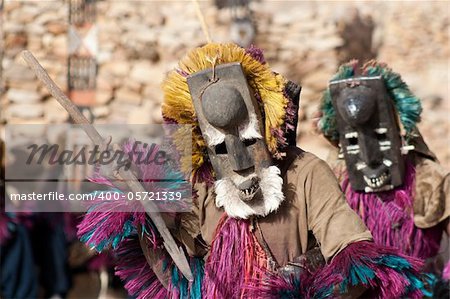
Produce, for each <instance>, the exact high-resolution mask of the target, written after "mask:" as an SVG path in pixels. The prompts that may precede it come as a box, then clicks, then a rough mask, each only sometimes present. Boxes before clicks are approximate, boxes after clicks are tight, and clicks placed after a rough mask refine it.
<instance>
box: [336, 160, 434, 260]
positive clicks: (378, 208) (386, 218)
mask: <svg viewBox="0 0 450 299" xmlns="http://www.w3.org/2000/svg"><path fill="white" fill-rule="evenodd" d="M405 173H406V174H405V181H404V183H403V185H402V186H400V187H398V188H396V189H394V190H391V191H386V192H377V193H364V192H357V191H354V190H353V189H352V188H351V185H350V181H349V179H348V177H347V175H346V177H345V179H344V180H343V182H342V184H341V187H342V190H344V192H345V194H346V197H347V201H348V203H349V205H350V207H351V208H352V209H353V210H354V211H355V212H356V213H358V215H359V216H360V217H361V219H362V220H363V221H364V223H365V224H366V226H367V228H368V229H369V230H370V232H371V233H372V235H373V238H374V240H375V242H376V243H377V244H382V245H385V246H390V247H395V248H398V249H399V250H400V252H402V253H404V254H407V255H410V256H414V257H419V258H422V259H426V258H429V257H433V256H435V255H436V254H437V253H438V251H439V246H440V239H441V236H442V228H441V227H439V226H437V227H433V228H429V229H420V228H418V227H416V226H415V224H414V215H413V213H414V208H413V204H414V192H413V190H414V180H415V169H414V166H413V165H412V163H411V162H409V161H407V163H406V171H405Z"/></svg>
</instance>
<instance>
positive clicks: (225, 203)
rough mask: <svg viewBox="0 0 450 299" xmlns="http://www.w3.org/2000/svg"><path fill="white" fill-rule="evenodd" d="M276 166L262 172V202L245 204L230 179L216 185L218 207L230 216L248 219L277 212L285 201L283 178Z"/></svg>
mask: <svg viewBox="0 0 450 299" xmlns="http://www.w3.org/2000/svg"><path fill="white" fill-rule="evenodd" d="M280 174H281V171H280V169H279V168H278V167H276V166H270V167H268V168H265V169H263V170H262V171H261V175H260V179H261V180H260V182H259V186H260V188H261V193H262V200H256V201H253V200H250V201H249V202H244V201H242V200H241V199H240V197H239V190H238V188H236V186H235V185H234V184H233V182H232V181H231V180H230V179H222V180H218V181H216V183H215V191H216V206H217V207H219V208H221V207H223V208H224V209H225V212H226V213H227V214H228V216H230V217H233V218H240V219H247V218H249V217H251V216H262V217H264V216H267V215H268V214H270V213H271V212H273V211H276V210H277V209H278V207H279V206H280V204H281V203H282V202H283V200H284V194H283V178H282V177H281V176H280Z"/></svg>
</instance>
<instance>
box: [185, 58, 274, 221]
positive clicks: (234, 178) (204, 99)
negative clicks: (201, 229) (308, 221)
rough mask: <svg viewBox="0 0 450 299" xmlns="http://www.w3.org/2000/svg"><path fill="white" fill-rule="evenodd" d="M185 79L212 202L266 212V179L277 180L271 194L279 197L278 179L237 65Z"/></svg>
mask: <svg viewBox="0 0 450 299" xmlns="http://www.w3.org/2000/svg"><path fill="white" fill-rule="evenodd" d="M187 82H188V86H189V90H190V93H191V96H192V100H193V103H194V108H195V111H196V114H197V118H198V122H199V126H200V129H201V131H202V135H203V137H204V139H205V141H206V143H207V147H208V156H209V158H210V160H211V164H212V167H213V169H214V172H215V176H216V180H217V181H216V194H217V198H216V204H217V205H218V206H221V205H222V206H224V207H225V210H226V211H227V213H228V214H229V215H230V216H236V217H239V218H247V217H248V216H249V215H250V214H253V215H266V214H267V213H268V212H270V211H272V210H273V209H272V207H267V205H266V203H265V202H264V200H263V198H266V194H265V193H270V192H272V191H274V190H272V191H270V190H269V189H268V186H267V182H265V180H273V179H274V177H276V178H275V180H276V181H280V180H281V183H279V184H277V186H276V189H279V190H276V191H274V192H272V193H274V194H275V195H274V196H275V197H277V196H281V197H282V192H281V185H282V179H281V177H280V176H279V169H278V168H277V167H275V166H272V159H271V156H270V153H269V151H268V148H267V146H266V143H265V141H264V139H263V137H262V136H263V135H264V134H263V126H262V121H261V120H262V118H261V114H260V111H259V106H258V104H257V102H256V100H255V98H254V97H253V94H252V91H251V89H250V88H249V86H248V85H247V80H246V78H245V75H244V73H243V71H242V67H241V65H240V64H239V63H229V64H223V65H219V66H216V67H215V68H214V70H213V69H207V70H204V71H201V72H198V73H195V74H193V75H191V76H189V77H188V78H187ZM272 185H273V184H272ZM278 185H279V186H278ZM277 194H281V195H277ZM270 197H273V196H270ZM281 200H282V199H281ZM281 200H278V201H279V202H281ZM277 207H278V205H277ZM227 208H228V210H227Z"/></svg>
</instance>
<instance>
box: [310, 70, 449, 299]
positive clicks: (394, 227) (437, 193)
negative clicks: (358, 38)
mask: <svg viewBox="0 0 450 299" xmlns="http://www.w3.org/2000/svg"><path fill="white" fill-rule="evenodd" d="M379 76H380V77H381V78H382V80H383V82H384V85H385V88H386V90H387V93H388V95H389V96H388V99H389V101H391V104H392V105H393V107H394V109H395V114H396V115H397V120H398V123H399V127H400V130H399V132H398V133H397V134H399V135H400V134H401V139H402V143H403V144H402V145H403V146H405V145H406V146H410V148H413V149H412V150H410V151H409V152H408V153H407V154H406V153H404V154H403V155H402V159H404V163H405V170H404V177H403V183H402V184H401V185H400V186H397V187H395V188H393V189H391V190H386V191H381V192H364V191H356V190H355V188H353V187H352V184H351V180H350V179H349V175H348V167H347V166H346V163H345V161H344V159H343V155H342V154H341V155H340V157H338V153H337V150H336V152H333V153H332V154H331V155H330V157H329V159H328V160H329V161H328V162H329V164H330V165H331V167H332V168H333V170H334V172H335V174H336V176H337V177H338V180H339V181H340V184H341V187H342V190H343V191H344V192H345V194H346V198H347V202H348V203H349V205H350V206H351V208H352V209H353V210H354V211H355V212H356V213H357V214H358V215H359V216H360V217H361V219H362V220H363V221H364V223H365V224H366V226H367V227H368V228H369V230H370V231H371V233H372V235H373V238H374V241H375V242H376V243H377V244H381V245H386V246H391V247H395V248H397V249H398V250H399V251H400V252H401V253H403V254H406V255H409V256H413V257H417V258H420V259H423V260H426V261H427V264H428V265H429V266H428V269H427V270H429V271H431V272H437V273H439V272H441V271H442V269H438V268H439V266H437V265H436V262H434V261H432V260H433V259H434V258H435V257H436V256H437V255H438V253H439V248H440V243H441V238H442V234H443V232H444V231H445V230H446V226H447V225H448V219H449V216H450V196H449V195H450V176H449V172H448V171H446V170H445V169H443V168H442V167H441V166H440V165H439V164H438V161H437V158H436V156H435V155H434V154H433V153H432V152H431V151H430V150H429V148H428V147H427V145H426V144H425V142H424V140H423V138H422V136H421V135H420V133H419V131H418V128H417V126H416V125H417V123H418V122H419V121H420V114H421V112H422V107H421V102H420V100H419V99H418V98H417V97H416V96H414V94H413V93H412V92H411V91H410V89H409V88H408V86H407V85H406V83H405V82H404V81H403V80H402V78H401V77H400V75H399V74H397V73H394V72H393V71H392V70H391V69H390V68H388V67H387V66H386V65H385V64H380V63H377V62H374V61H370V62H368V63H367V64H366V65H364V66H362V67H361V68H360V66H359V64H358V61H351V62H349V63H348V64H344V65H342V66H341V67H340V68H339V71H338V73H337V74H336V75H335V76H334V77H333V79H332V80H331V81H330V82H337V81H343V80H352V79H357V78H362V77H365V78H375V77H379ZM330 84H331V83H330ZM330 86H331V85H330ZM321 112H322V117H321V120H320V121H319V124H318V127H319V130H320V131H321V132H322V134H323V135H324V136H325V137H326V138H327V139H328V140H329V141H331V143H333V144H335V145H336V147H337V144H338V143H340V142H341V140H342V139H340V137H342V134H343V133H342V132H341V133H340V131H339V128H338V122H337V111H336V109H335V106H334V105H333V101H332V96H331V92H330V89H327V90H326V91H325V92H324V96H323V98H322V103H321ZM340 134H341V136H340ZM350 135H351V134H350ZM411 146H413V147H411ZM340 147H341V149H340V151H341V153H342V152H343V151H345V150H346V147H345V145H342V144H340ZM360 175H362V174H360ZM447 263H448V262H447ZM438 264H439V263H438ZM449 267H450V264H447V269H448V268H449ZM444 272H445V271H444ZM443 274H444V278H445V273H443ZM446 279H447V280H448V278H446ZM447 295H448V294H447Z"/></svg>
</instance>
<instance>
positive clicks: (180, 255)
mask: <svg viewBox="0 0 450 299" xmlns="http://www.w3.org/2000/svg"><path fill="white" fill-rule="evenodd" d="M22 57H23V59H24V60H25V61H26V62H27V64H28V66H29V67H30V68H31V69H32V70H33V72H34V74H35V75H36V76H37V77H38V79H39V80H41V82H42V83H44V85H45V86H46V87H47V89H48V91H49V92H50V94H51V95H52V96H53V97H54V98H55V99H56V100H57V101H58V102H59V103H60V104H61V106H63V107H64V109H66V110H67V112H68V113H69V115H70V116H71V117H72V119H73V120H74V122H75V123H76V124H79V125H82V128H83V130H84V131H85V132H86V134H87V135H88V136H89V138H90V139H91V140H92V142H93V143H94V144H95V145H98V146H99V147H101V146H102V145H103V144H104V142H105V140H104V139H103V137H102V136H101V135H100V134H99V133H98V131H97V130H96V129H95V128H94V126H93V125H92V124H91V123H89V121H88V120H87V119H86V117H84V115H83V114H82V113H81V112H80V110H79V109H78V108H77V106H75V104H74V103H73V102H72V101H71V100H70V99H69V98H68V97H67V96H66V95H65V94H64V92H63V91H62V90H61V89H60V88H59V87H58V86H57V85H56V83H55V82H54V81H53V80H52V79H51V78H50V76H49V75H48V73H47V71H46V70H45V69H44V68H43V67H42V66H41V64H40V63H39V62H38V61H37V59H36V58H35V57H34V56H33V54H32V53H31V52H30V51H27V50H25V51H23V52H22ZM117 149H118V146H117V145H116V147H115V150H117ZM119 150H120V149H119ZM118 172H119V176H120V178H121V179H123V180H125V182H126V184H127V185H128V187H129V188H130V190H131V191H132V192H135V193H138V192H146V191H145V189H144V187H143V186H142V185H141V184H140V183H139V181H138V180H137V178H136V177H135V176H134V174H133V173H132V172H131V171H129V170H125V169H124V168H123V167H120V168H119V170H118ZM145 205H146V208H147V211H157V207H156V205H155V204H154V203H153V202H151V201H145ZM147 214H148V215H149V217H150V219H151V220H152V221H153V224H154V225H155V227H156V229H157V230H158V232H159V234H160V235H161V237H162V238H163V240H164V247H165V248H166V250H167V252H168V253H169V255H170V256H171V257H172V259H173V261H174V263H175V265H176V266H177V267H178V269H179V270H180V271H181V273H183V275H184V277H186V279H188V280H189V281H193V280H194V276H193V275H192V271H191V268H190V267H189V263H188V261H187V259H186V256H185V255H184V252H183V249H182V248H181V247H180V248H178V246H177V244H176V242H175V240H174V238H173V236H172V234H171V233H170V231H169V229H168V228H167V225H166V223H165V222H164V220H163V218H162V217H161V215H160V213H158V212H147Z"/></svg>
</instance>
